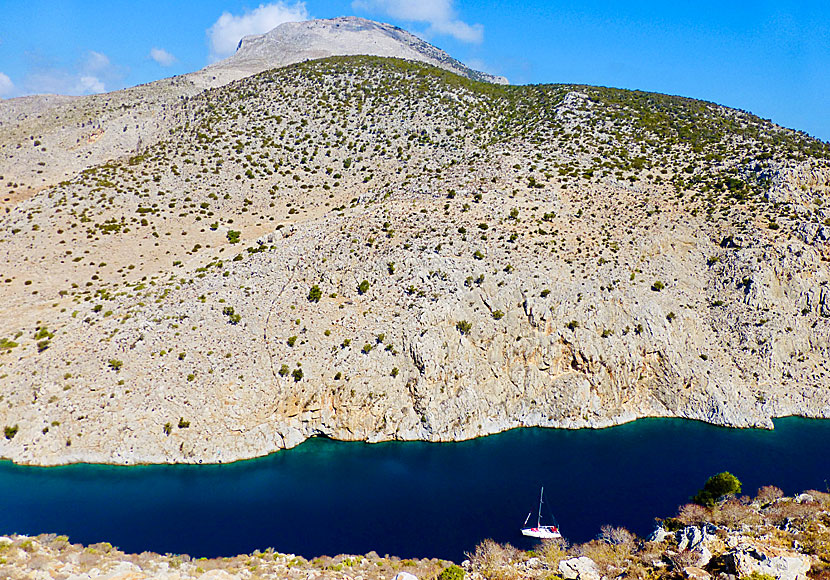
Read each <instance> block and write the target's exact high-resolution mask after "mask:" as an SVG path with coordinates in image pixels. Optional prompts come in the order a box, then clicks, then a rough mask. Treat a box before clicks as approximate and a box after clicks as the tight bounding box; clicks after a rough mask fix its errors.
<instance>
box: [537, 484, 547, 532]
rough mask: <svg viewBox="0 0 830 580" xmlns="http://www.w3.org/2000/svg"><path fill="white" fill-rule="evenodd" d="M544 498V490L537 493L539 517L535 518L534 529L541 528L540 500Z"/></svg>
mask: <svg viewBox="0 0 830 580" xmlns="http://www.w3.org/2000/svg"><path fill="white" fill-rule="evenodd" d="M543 497H545V488H544V487H543V488H542V491H540V492H539V515H538V516H536V527H537V528H539V527H542V498H543Z"/></svg>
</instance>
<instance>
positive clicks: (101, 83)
mask: <svg viewBox="0 0 830 580" xmlns="http://www.w3.org/2000/svg"><path fill="white" fill-rule="evenodd" d="M123 76H124V71H123V70H122V69H121V68H119V67H117V66H115V65H113V64H112V62H111V61H110V59H109V57H108V56H107V55H105V54H103V53H100V52H96V51H94V50H91V51H89V52H88V53H87V54H86V56H85V57H84V59H83V60H82V61H81V62H80V63H78V64H77V65H76V66H75V67H74V70H67V69H66V68H60V67H54V66H48V65H47V66H37V67H34V68H32V69H30V71H29V73H28V74H27V75H26V77H25V78H24V81H23V84H24V86H25V89H26V93H27V94H33V93H34V94H44V93H51V94H59V95H89V94H92V93H103V92H106V91H107V90H110V89H108V87H112V86H113V85H118V84H120V82H121V80H122V79H123Z"/></svg>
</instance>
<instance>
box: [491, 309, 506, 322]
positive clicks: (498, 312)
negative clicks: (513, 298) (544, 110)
mask: <svg viewBox="0 0 830 580" xmlns="http://www.w3.org/2000/svg"><path fill="white" fill-rule="evenodd" d="M502 318H504V312H502V311H501V310H494V311H493V320H501V319H502Z"/></svg>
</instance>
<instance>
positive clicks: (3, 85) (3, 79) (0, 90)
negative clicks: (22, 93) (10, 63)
mask: <svg viewBox="0 0 830 580" xmlns="http://www.w3.org/2000/svg"><path fill="white" fill-rule="evenodd" d="M13 91H14V83H13V82H12V80H11V79H10V78H9V77H8V75H6V74H4V73H1V72H0V97H5V96H6V95H10V94H12V92H13Z"/></svg>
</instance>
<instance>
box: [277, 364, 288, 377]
mask: <svg viewBox="0 0 830 580" xmlns="http://www.w3.org/2000/svg"><path fill="white" fill-rule="evenodd" d="M289 371H290V369H289V368H288V365H282V366H281V367H280V370H279V371H278V372H279V374H280V376H281V377H284V376H286V375H287V374H288V373H289Z"/></svg>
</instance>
